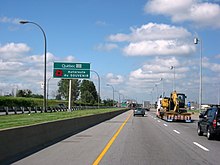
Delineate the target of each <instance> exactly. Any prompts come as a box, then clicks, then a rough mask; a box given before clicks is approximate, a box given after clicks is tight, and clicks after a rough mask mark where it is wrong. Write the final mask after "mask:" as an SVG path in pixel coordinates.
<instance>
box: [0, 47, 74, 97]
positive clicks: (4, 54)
mask: <svg viewBox="0 0 220 165" xmlns="http://www.w3.org/2000/svg"><path fill="white" fill-rule="evenodd" d="M30 50H31V48H30V47H29V46H28V45H26V44H24V43H8V44H5V45H0V79H1V83H0V90H1V91H2V92H4V93H10V92H11V89H12V87H13V86H17V87H18V88H19V89H31V90H32V91H33V92H34V93H38V94H42V89H41V86H40V84H41V83H42V82H43V76H44V57H45V56H44V54H40V55H31V52H30ZM74 59H75V58H74V57H73V56H67V57H66V59H60V58H58V57H57V56H55V55H53V54H52V53H50V52H47V78H49V77H52V65H53V61H66V60H68V61H73V60H74ZM55 82H57V79H56V80H51V82H50V83H52V84H54V85H55ZM55 88H56V87H55Z"/></svg>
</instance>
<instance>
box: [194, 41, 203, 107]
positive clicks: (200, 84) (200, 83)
mask: <svg viewBox="0 0 220 165" xmlns="http://www.w3.org/2000/svg"><path fill="white" fill-rule="evenodd" d="M198 43H200V81H199V109H200V110H201V105H202V39H199V38H194V44H198Z"/></svg>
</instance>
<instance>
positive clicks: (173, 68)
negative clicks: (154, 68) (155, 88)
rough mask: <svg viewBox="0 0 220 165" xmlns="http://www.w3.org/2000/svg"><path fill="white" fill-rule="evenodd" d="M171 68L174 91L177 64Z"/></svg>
mask: <svg viewBox="0 0 220 165" xmlns="http://www.w3.org/2000/svg"><path fill="white" fill-rule="evenodd" d="M170 69H171V70H173V91H175V90H176V89H175V88H176V87H175V66H171V67H170Z"/></svg>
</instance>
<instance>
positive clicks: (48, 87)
mask: <svg viewBox="0 0 220 165" xmlns="http://www.w3.org/2000/svg"><path fill="white" fill-rule="evenodd" d="M51 78H52V77H50V78H48V79H47V100H48V96H49V81H50V80H51Z"/></svg>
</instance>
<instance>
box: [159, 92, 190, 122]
mask: <svg viewBox="0 0 220 165" xmlns="http://www.w3.org/2000/svg"><path fill="white" fill-rule="evenodd" d="M185 99H186V95H185V94H183V93H177V92H176V91H174V92H172V93H171V96H170V97H164V98H159V100H158V102H157V117H159V118H161V119H164V120H166V121H185V122H191V113H188V112H187V110H186V108H185Z"/></svg>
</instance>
